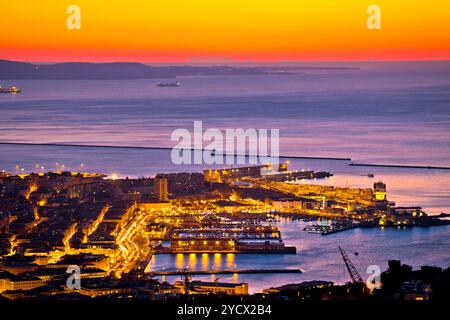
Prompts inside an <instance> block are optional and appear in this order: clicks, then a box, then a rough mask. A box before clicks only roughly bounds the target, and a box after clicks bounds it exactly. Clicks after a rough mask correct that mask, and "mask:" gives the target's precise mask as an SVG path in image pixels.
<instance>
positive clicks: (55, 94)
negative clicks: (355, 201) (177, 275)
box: [0, 62, 450, 288]
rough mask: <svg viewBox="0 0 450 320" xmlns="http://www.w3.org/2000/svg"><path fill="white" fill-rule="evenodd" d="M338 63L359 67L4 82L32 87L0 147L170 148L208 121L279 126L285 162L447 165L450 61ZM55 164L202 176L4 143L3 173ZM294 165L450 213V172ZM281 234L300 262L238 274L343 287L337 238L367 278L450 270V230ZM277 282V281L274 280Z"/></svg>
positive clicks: (120, 153) (3, 121) (248, 261)
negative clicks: (378, 267)
mask: <svg viewBox="0 0 450 320" xmlns="http://www.w3.org/2000/svg"><path fill="white" fill-rule="evenodd" d="M339 65H340V66H348V65H351V66H353V67H361V69H359V70H316V71H312V70H311V71H306V72H305V73H297V74H294V75H286V74H278V75H270V76H220V77H219V76H211V77H185V78H180V79H178V80H179V81H180V82H181V83H182V86H181V87H178V88H161V87H157V86H156V83H157V82H158V81H167V80H111V81H105V80H102V81H100V80H99V81H96V80H86V81H85V80H15V81H14V80H10V79H6V80H0V85H2V86H9V85H17V86H19V87H21V88H23V90H24V91H23V93H22V94H16V95H10V94H2V95H0V141H2V142H30V143H65V144H68V143H72V144H89V145H96V144H100V145H123V146H125V145H126V146H165V147H172V146H173V145H174V143H173V142H171V141H170V135H171V132H172V131H173V130H174V129H176V128H186V129H189V130H192V127H193V121H194V120H202V121H203V125H204V128H205V129H207V128H223V129H225V128H244V129H246V128H279V129H280V151H281V154H283V155H291V156H293V155H296V156H321V157H350V158H352V161H353V162H356V163H377V164H409V165H434V166H450V143H449V141H450V62H421V63H417V62H414V63H352V64H346V63H341V64H339ZM0 78H1V75H0ZM55 162H59V163H64V164H65V165H66V167H67V168H68V169H72V170H76V169H77V168H78V169H79V166H80V164H81V163H83V164H84V168H85V170H88V171H96V172H104V173H107V174H110V173H112V172H116V173H119V174H120V175H122V176H148V175H153V174H155V173H157V172H174V171H201V170H203V168H204V166H175V165H173V164H172V163H171V161H170V152H169V151H165V150H133V149H104V148H99V149H97V148H71V147H44V146H17V145H1V144H0V170H1V169H4V170H6V171H10V172H12V173H14V172H15V169H14V168H15V166H16V165H20V167H23V168H24V170H25V171H32V170H35V169H34V166H35V164H39V166H44V167H45V168H46V169H48V170H51V169H54V166H55ZM291 162H292V167H293V168H294V169H302V168H305V169H307V168H311V169H316V170H327V171H331V172H332V173H334V174H335V176H334V177H333V178H332V179H329V180H326V181H316V182H315V183H326V184H333V185H347V186H355V187H371V186H372V183H373V182H374V180H373V179H369V178H368V177H367V174H368V173H374V174H375V179H381V180H383V181H384V182H386V183H387V185H388V192H389V199H390V200H394V201H396V202H397V203H398V204H400V205H404V206H412V205H420V206H423V207H424V209H425V210H426V211H427V212H429V213H433V214H436V213H440V212H443V211H446V212H448V211H450V170H424V169H422V170H415V169H388V168H366V167H349V166H348V162H345V161H344V162H342V161H340V162H337V161H325V160H321V161H313V160H295V161H291ZM35 171H36V170H35ZM308 183H309V182H308ZM280 226H281V227H282V228H285V230H286V233H287V236H286V243H287V244H294V245H297V246H298V249H299V253H298V255H296V256H294V257H285V258H283V259H280V258H277V257H273V256H261V255H255V256H252V258H249V257H248V256H245V255H244V256H236V257H235V258H233V259H235V260H233V261H234V262H233V265H237V266H238V267H240V266H243V267H244V266H245V265H252V264H254V263H256V262H255V261H260V263H261V266H264V265H267V264H273V263H275V264H277V263H278V266H286V265H287V266H297V267H300V268H302V266H303V267H305V268H306V269H307V270H306V271H307V272H305V273H304V274H303V275H301V276H299V277H298V279H297V281H302V280H305V279H312V278H317V277H320V278H326V279H330V280H332V279H334V280H335V281H337V278H338V271H337V270H336V264H337V263H339V262H340V261H337V260H336V259H338V258H339V257H338V256H337V255H336V254H335V253H336V252H337V251H336V250H337V244H338V243H337V242H336V241H338V240H340V241H343V242H344V245H347V247H349V250H354V251H358V250H360V251H364V255H363V258H361V259H362V260H364V264H362V265H360V266H361V268H362V269H361V271H364V270H365V268H366V267H367V265H369V264H373V263H375V262H376V263H380V264H381V263H383V262H386V259H387V258H395V257H398V258H402V257H403V258H404V260H405V261H404V262H406V263H410V264H413V265H415V266H420V265H422V264H435V265H439V266H449V265H450V257H449V252H450V237H449V228H448V227H438V228H430V229H421V228H419V229H413V230H399V231H397V230H389V231H388V230H385V231H381V230H378V229H377V230H375V229H374V230H359V231H358V230H352V231H348V232H343V233H340V234H336V235H331V236H329V238H328V237H325V238H320V237H319V238H317V237H315V236H314V235H309V234H306V233H304V232H303V231H301V230H302V227H301V225H299V223H289V224H288V225H286V223H284V224H283V223H282V224H281V225H280ZM332 237H334V239H332ZM312 239H316V240H315V241H313V240H312ZM317 239H319V240H317ZM377 239H382V241H378V240H377ZM385 253H389V254H388V255H389V257H387V256H386V254H385ZM330 255H331V256H330ZM258 256H259V260H258ZM360 256H361V255H360ZM330 257H331V259H333V262H332V263H330V262H329V259H330ZM157 259H158V257H157ZM168 259H169V258H168ZM174 259H175V258H174ZM205 259H206V258H205ZM230 259H231V258H230ZM254 259H256V260H254ZM169 260H170V259H169ZM223 260H224V262H223V263H224V265H223V266H225V264H226V259H223ZM335 260H336V261H335ZM156 261H158V260H156ZM199 261H200V260H199ZM168 263H176V261H172V262H170V261H169V262H168ZM192 263H193V262H192ZM205 263H206V262H205ZM157 265H158V266H159V263H158V264H157ZM382 267H385V265H383V266H382ZM317 270H319V271H320V272H319V271H317ZM324 275H328V277H324ZM261 277H263V278H264V279H262V278H261V279H260V278H259V276H258V277H253V278H252V277H247V279H255V280H254V283H253V287H256V288H261V284H262V283H263V282H264V286H270V285H271V284H275V285H276V284H277V283H278V284H280V283H282V282H283V281H282V280H286V282H292V278H289V277H291V276H286V278H285V279H278V278H279V276H277V277H272V276H270V275H269V276H261ZM271 277H272V279H275V278H276V279H277V281H275V280H273V281H272V282H271V280H270V279H271ZM283 277H284V276H283ZM235 280H236V281H238V280H242V278H240V279H235ZM278 280H279V281H278ZM261 281H263V282H261ZM251 285H252V283H251Z"/></svg>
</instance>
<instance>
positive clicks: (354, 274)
mask: <svg viewBox="0 0 450 320" xmlns="http://www.w3.org/2000/svg"><path fill="white" fill-rule="evenodd" d="M339 251H340V252H341V256H342V259H343V260H344V263H345V267H346V268H347V271H348V273H349V274H350V278H351V279H352V283H355V284H364V280H363V279H362V277H361V275H360V274H359V272H358V270H357V269H356V267H355V266H354V264H353V263H352V261H351V260H350V258H349V257H348V255H347V253H346V252H345V251H344V249H342V248H341V247H340V246H339Z"/></svg>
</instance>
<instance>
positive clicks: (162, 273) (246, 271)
mask: <svg viewBox="0 0 450 320" xmlns="http://www.w3.org/2000/svg"><path fill="white" fill-rule="evenodd" d="M258 273H259V274H262V273H266V274H267V273H302V270H300V269H236V270H199V271H195V270H192V271H190V270H189V271H185V270H176V271H151V272H148V274H149V275H150V276H152V277H156V276H177V275H185V274H189V275H208V274H258Z"/></svg>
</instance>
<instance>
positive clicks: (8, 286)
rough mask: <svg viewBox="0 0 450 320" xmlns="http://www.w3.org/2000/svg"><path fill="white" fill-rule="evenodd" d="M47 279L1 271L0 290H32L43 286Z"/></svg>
mask: <svg viewBox="0 0 450 320" xmlns="http://www.w3.org/2000/svg"><path fill="white" fill-rule="evenodd" d="M44 285H45V281H44V280H41V279H39V278H37V277H33V276H17V275H14V274H11V273H7V272H1V273H0V292H4V291H13V290H23V291H26V290H31V289H34V288H38V287H42V286H44Z"/></svg>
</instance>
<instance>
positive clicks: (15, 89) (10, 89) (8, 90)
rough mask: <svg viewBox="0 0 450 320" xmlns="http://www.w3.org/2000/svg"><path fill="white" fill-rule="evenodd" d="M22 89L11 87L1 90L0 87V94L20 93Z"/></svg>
mask: <svg viewBox="0 0 450 320" xmlns="http://www.w3.org/2000/svg"><path fill="white" fill-rule="evenodd" d="M21 92H22V89H20V88H17V87H11V88H2V87H1V86H0V93H21Z"/></svg>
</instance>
